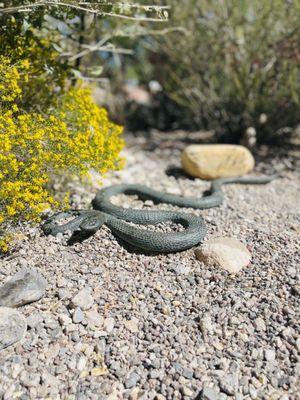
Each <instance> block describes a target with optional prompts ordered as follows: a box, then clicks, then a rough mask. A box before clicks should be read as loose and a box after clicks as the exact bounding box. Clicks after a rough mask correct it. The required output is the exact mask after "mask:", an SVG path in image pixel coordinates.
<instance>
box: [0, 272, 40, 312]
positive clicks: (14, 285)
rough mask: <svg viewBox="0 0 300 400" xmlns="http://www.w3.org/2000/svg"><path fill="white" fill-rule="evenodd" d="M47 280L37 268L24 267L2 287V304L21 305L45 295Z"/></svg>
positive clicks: (0, 302)
mask: <svg viewBox="0 0 300 400" xmlns="http://www.w3.org/2000/svg"><path fill="white" fill-rule="evenodd" d="M45 289H46V281H45V279H44V278H43V276H42V275H41V274H40V273H39V272H38V271H36V270H33V269H23V270H21V271H19V272H18V273H17V274H15V275H14V276H13V277H12V278H11V279H10V280H9V281H8V282H6V283H4V284H3V285H2V286H1V287H0V306H4V307H20V306H23V305H25V304H28V303H32V302H33V301H37V300H40V299H41V298H42V297H43V296H44V295H45Z"/></svg>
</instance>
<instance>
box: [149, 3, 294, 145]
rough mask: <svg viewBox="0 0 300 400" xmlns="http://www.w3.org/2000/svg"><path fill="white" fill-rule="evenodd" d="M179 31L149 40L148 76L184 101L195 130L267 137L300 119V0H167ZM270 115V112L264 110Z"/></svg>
mask: <svg viewBox="0 0 300 400" xmlns="http://www.w3.org/2000/svg"><path fill="white" fill-rule="evenodd" d="M166 3H167V4H168V5H170V6H171V15H170V22H169V26H181V27H182V28H184V30H185V31H186V32H187V33H186V34H183V33H182V32H177V33H176V32H174V33H170V34H168V35H165V36H159V37H154V38H152V39H151V40H149V39H147V41H146V42H145V47H146V48H147V49H148V56H147V58H148V62H150V64H151V65H152V70H150V72H149V74H148V77H149V79H156V80H158V81H159V82H160V83H161V85H162V86H163V88H164V91H165V93H166V95H167V96H168V97H169V98H170V99H171V100H172V101H175V102H176V104H177V105H179V106H180V107H181V109H182V110H183V111H184V114H185V116H186V118H185V121H186V120H187V119H189V120H190V126H191V127H192V128H199V127H200V128H208V129H215V130H217V131H218V132H219V134H220V135H221V136H224V135H225V137H226V139H227V140H231V141H238V140H239V138H240V136H241V135H242V133H243V132H244V131H245V129H246V128H247V127H249V126H252V127H254V128H256V130H257V132H258V136H259V139H260V140H269V139H271V138H272V137H273V134H274V133H275V132H276V131H279V130H280V129H281V128H282V127H285V126H293V125H296V123H298V122H299V93H300V85H299V81H300V25H299V15H300V3H299V2H298V1H282V0H274V1H265V0H264V1H261V0H253V1H248V0H223V1H215V2H212V1H209V0H203V1H197V0H180V1H179V0H167V2H166ZM262 115H263V116H262Z"/></svg>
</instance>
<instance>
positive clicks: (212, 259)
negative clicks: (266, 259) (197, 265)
mask: <svg viewBox="0 0 300 400" xmlns="http://www.w3.org/2000/svg"><path fill="white" fill-rule="evenodd" d="M195 255H196V258H197V259H198V260H199V261H203V262H204V263H206V264H207V265H217V266H219V267H221V268H223V269H225V270H226V271H228V272H230V273H233V274H234V273H237V272H239V271H240V270H241V269H242V268H243V267H245V266H247V265H248V264H249V263H250V260H251V254H250V252H249V250H248V249H247V247H246V246H245V245H243V243H241V242H239V241H238V240H236V239H231V238H225V237H217V238H214V239H211V240H208V241H207V242H205V243H203V245H202V246H201V247H198V248H197V249H195Z"/></svg>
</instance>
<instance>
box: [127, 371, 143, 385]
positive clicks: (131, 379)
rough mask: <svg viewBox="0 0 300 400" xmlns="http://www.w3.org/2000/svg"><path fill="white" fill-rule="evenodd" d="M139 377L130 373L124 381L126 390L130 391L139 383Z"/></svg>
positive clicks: (134, 373)
mask: <svg viewBox="0 0 300 400" xmlns="http://www.w3.org/2000/svg"><path fill="white" fill-rule="evenodd" d="M139 380H140V376H139V375H138V374H137V373H136V372H131V374H130V375H129V377H128V379H126V381H125V387H126V389H131V388H133V387H134V386H136V384H137V383H138V382H139Z"/></svg>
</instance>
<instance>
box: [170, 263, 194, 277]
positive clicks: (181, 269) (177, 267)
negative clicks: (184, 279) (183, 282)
mask: <svg viewBox="0 0 300 400" xmlns="http://www.w3.org/2000/svg"><path fill="white" fill-rule="evenodd" d="M168 269H169V270H171V271H173V272H175V274H177V275H187V274H189V272H190V270H191V269H190V267H188V266H187V265H184V264H182V263H175V264H171V265H170V266H169V267H168Z"/></svg>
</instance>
